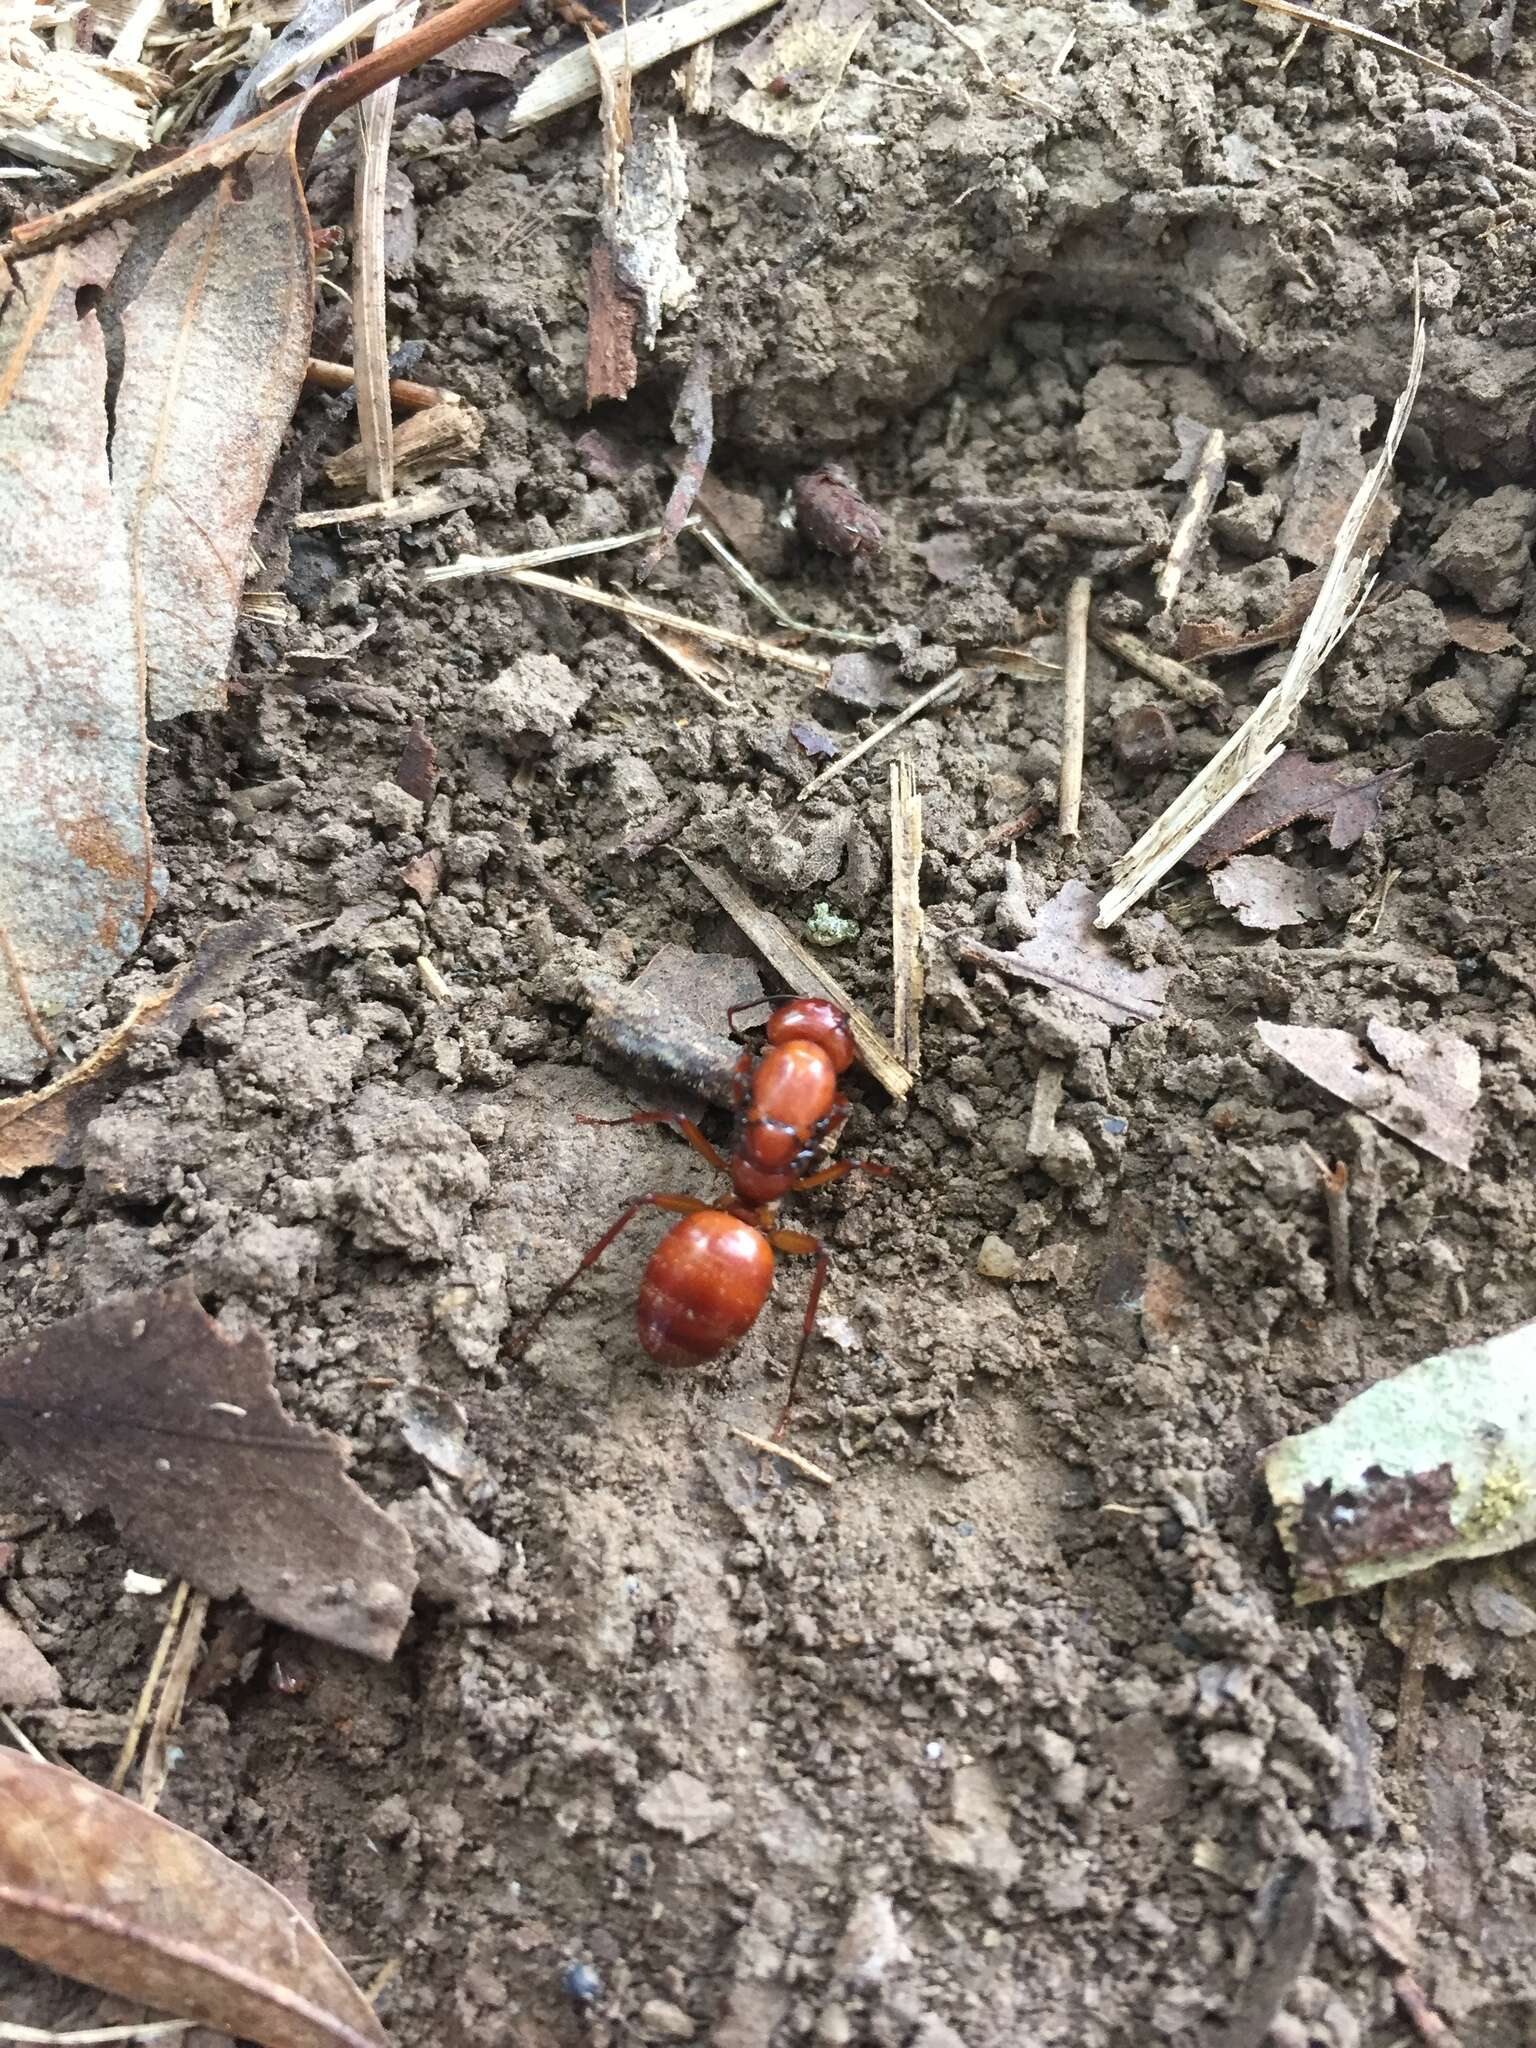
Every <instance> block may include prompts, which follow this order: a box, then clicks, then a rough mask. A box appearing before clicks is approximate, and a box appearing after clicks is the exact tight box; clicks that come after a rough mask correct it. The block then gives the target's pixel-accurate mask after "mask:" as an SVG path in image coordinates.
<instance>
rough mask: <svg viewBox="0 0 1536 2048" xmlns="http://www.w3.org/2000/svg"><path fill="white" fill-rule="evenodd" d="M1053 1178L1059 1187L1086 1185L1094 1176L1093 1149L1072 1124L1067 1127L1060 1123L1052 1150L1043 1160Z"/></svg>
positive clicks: (1042, 1163)
mask: <svg viewBox="0 0 1536 2048" xmlns="http://www.w3.org/2000/svg"><path fill="white" fill-rule="evenodd" d="M1040 1164H1041V1165H1042V1166H1043V1167H1044V1168H1045V1170H1046V1172H1047V1173H1048V1174H1049V1175H1050V1177H1051V1179H1052V1180H1053V1181H1055V1182H1056V1183H1057V1185H1058V1186H1059V1187H1064V1188H1081V1187H1086V1186H1087V1184H1088V1183H1089V1181H1091V1180H1092V1179H1093V1177H1094V1173H1095V1171H1096V1168H1095V1166H1094V1163H1093V1150H1092V1147H1091V1146H1090V1145H1089V1143H1088V1140H1087V1139H1086V1138H1085V1137H1084V1136H1083V1134H1082V1132H1081V1131H1076V1130H1073V1129H1072V1127H1071V1126H1070V1125H1068V1126H1067V1127H1066V1128H1065V1129H1063V1128H1061V1127H1060V1126H1059V1125H1058V1127H1057V1129H1056V1131H1055V1132H1054V1134H1053V1135H1052V1138H1051V1145H1050V1150H1049V1151H1048V1152H1047V1153H1046V1155H1045V1157H1044V1158H1043V1159H1042V1160H1041V1162H1040Z"/></svg>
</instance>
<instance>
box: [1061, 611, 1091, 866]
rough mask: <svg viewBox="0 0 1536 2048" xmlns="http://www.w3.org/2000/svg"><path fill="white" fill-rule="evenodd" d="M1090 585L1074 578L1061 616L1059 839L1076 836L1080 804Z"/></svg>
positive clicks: (1081, 797)
mask: <svg viewBox="0 0 1536 2048" xmlns="http://www.w3.org/2000/svg"><path fill="white" fill-rule="evenodd" d="M1092 598H1093V585H1092V584H1091V583H1090V582H1089V581H1088V578H1087V577H1086V576H1074V577H1073V579H1072V583H1071V587H1070V588H1069V589H1068V591H1067V604H1066V610H1065V612H1064V613H1063V614H1062V621H1061V633H1062V657H1061V665H1062V677H1061V688H1062V705H1061V792H1060V797H1059V801H1058V804H1057V812H1056V829H1057V831H1058V832H1059V833H1060V835H1061V837H1062V838H1063V839H1075V838H1076V837H1077V819H1078V812H1079V811H1080V810H1081V808H1082V802H1083V740H1084V736H1085V734H1086V732H1087V729H1088V727H1087V720H1088V606H1089V604H1090V602H1091V601H1092Z"/></svg>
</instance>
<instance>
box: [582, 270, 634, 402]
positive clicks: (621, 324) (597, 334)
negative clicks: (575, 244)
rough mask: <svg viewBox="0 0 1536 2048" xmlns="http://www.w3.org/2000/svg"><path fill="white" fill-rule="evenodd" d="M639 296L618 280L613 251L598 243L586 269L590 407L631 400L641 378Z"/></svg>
mask: <svg viewBox="0 0 1536 2048" xmlns="http://www.w3.org/2000/svg"><path fill="white" fill-rule="evenodd" d="M639 323H640V294H639V293H638V292H636V291H632V290H630V289H628V288H627V287H626V286H625V284H624V282H623V280H622V279H621V278H620V276H619V271H618V265H617V264H616V262H615V261H614V255H613V251H612V250H611V249H610V248H609V246H608V244H607V243H606V242H595V243H594V244H593V246H592V256H591V260H590V262H589V263H588V265H587V404H588V405H596V404H597V402H598V400H599V399H600V398H628V396H629V394H630V392H631V391H633V390H634V388H635V379H636V378H637V377H638V376H639V374H640V364H639V360H638V358H637V357H636V355H635V329H636V328H637V327H638V325H639Z"/></svg>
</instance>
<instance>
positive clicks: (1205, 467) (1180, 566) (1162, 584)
mask: <svg viewBox="0 0 1536 2048" xmlns="http://www.w3.org/2000/svg"><path fill="white" fill-rule="evenodd" d="M1226 480H1227V437H1226V435H1225V434H1224V433H1223V432H1222V431H1221V429H1220V427H1212V429H1211V431H1210V432H1209V433H1208V434H1207V435H1206V437H1205V441H1204V443H1203V445H1202V447H1201V449H1200V453H1199V455H1198V456H1197V457H1196V460H1195V467H1194V472H1193V474H1192V475H1191V477H1190V479H1189V489H1188V491H1187V492H1186V493H1185V496H1184V506H1183V509H1182V511H1181V512H1180V513H1179V517H1178V523H1177V524H1176V525H1175V527H1174V529H1173V538H1172V540H1170V541H1169V543H1168V554H1167V557H1166V559H1165V560H1164V562H1163V566H1162V568H1161V569H1159V570H1158V572H1157V597H1158V602H1159V603H1160V604H1161V605H1162V607H1163V610H1164V611H1166V610H1167V609H1168V607H1169V605H1171V604H1172V603H1173V600H1174V599H1175V598H1176V597H1177V596H1178V594H1179V585H1180V584H1181V583H1182V582H1183V581H1184V571H1185V570H1186V569H1187V568H1188V567H1189V558H1190V556H1191V555H1192V554H1193V553H1194V551H1195V542H1196V541H1197V540H1198V539H1199V538H1200V535H1201V533H1202V532H1203V531H1204V528H1205V522H1206V520H1207V519H1209V518H1210V516H1211V507H1212V506H1213V505H1214V504H1215V503H1216V500H1217V498H1218V497H1219V496H1220V494H1221V487H1222V485H1223V484H1224V483H1225V482H1226Z"/></svg>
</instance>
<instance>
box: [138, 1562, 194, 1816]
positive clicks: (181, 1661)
mask: <svg viewBox="0 0 1536 2048" xmlns="http://www.w3.org/2000/svg"><path fill="white" fill-rule="evenodd" d="M207 1619H208V1595H207V1594H206V1593H194V1594H193V1595H192V1598H191V1599H190V1600H189V1601H188V1602H187V1611H186V1616H185V1618H184V1620H183V1623H182V1630H181V1640H180V1641H179V1642H178V1643H177V1645H176V1648H175V1651H174V1652H173V1654H172V1656H171V1661H170V1664H169V1665H168V1666H167V1668H166V1674H165V1685H164V1687H163V1688H162V1690H161V1693H160V1704H159V1706H158V1707H156V1709H155V1719H154V1724H153V1726H152V1727H151V1728H150V1731H149V1740H148V1742H146V1743H145V1745H144V1765H143V1769H142V1770H141V1771H140V1772H139V1798H140V1801H141V1802H142V1804H143V1805H144V1807H145V1809H146V1811H148V1812H150V1813H153V1812H154V1810H155V1808H156V1807H157V1806H158V1805H159V1804H160V1794H161V1793H162V1792H163V1791H164V1790H165V1781H166V1779H167V1778H168V1777H169V1776H170V1771H171V1765H170V1741H171V1730H172V1729H173V1728H174V1727H175V1726H176V1724H177V1722H178V1721H179V1720H180V1719H181V1710H182V1708H183V1707H184V1706H185V1705H186V1699H187V1686H188V1684H189V1683H190V1682H191V1678H192V1667H193V1666H194V1664H196V1662H197V1653H198V1650H199V1649H200V1648H201V1647H202V1641H203V1624H204V1623H205V1622H206V1621H207Z"/></svg>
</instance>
